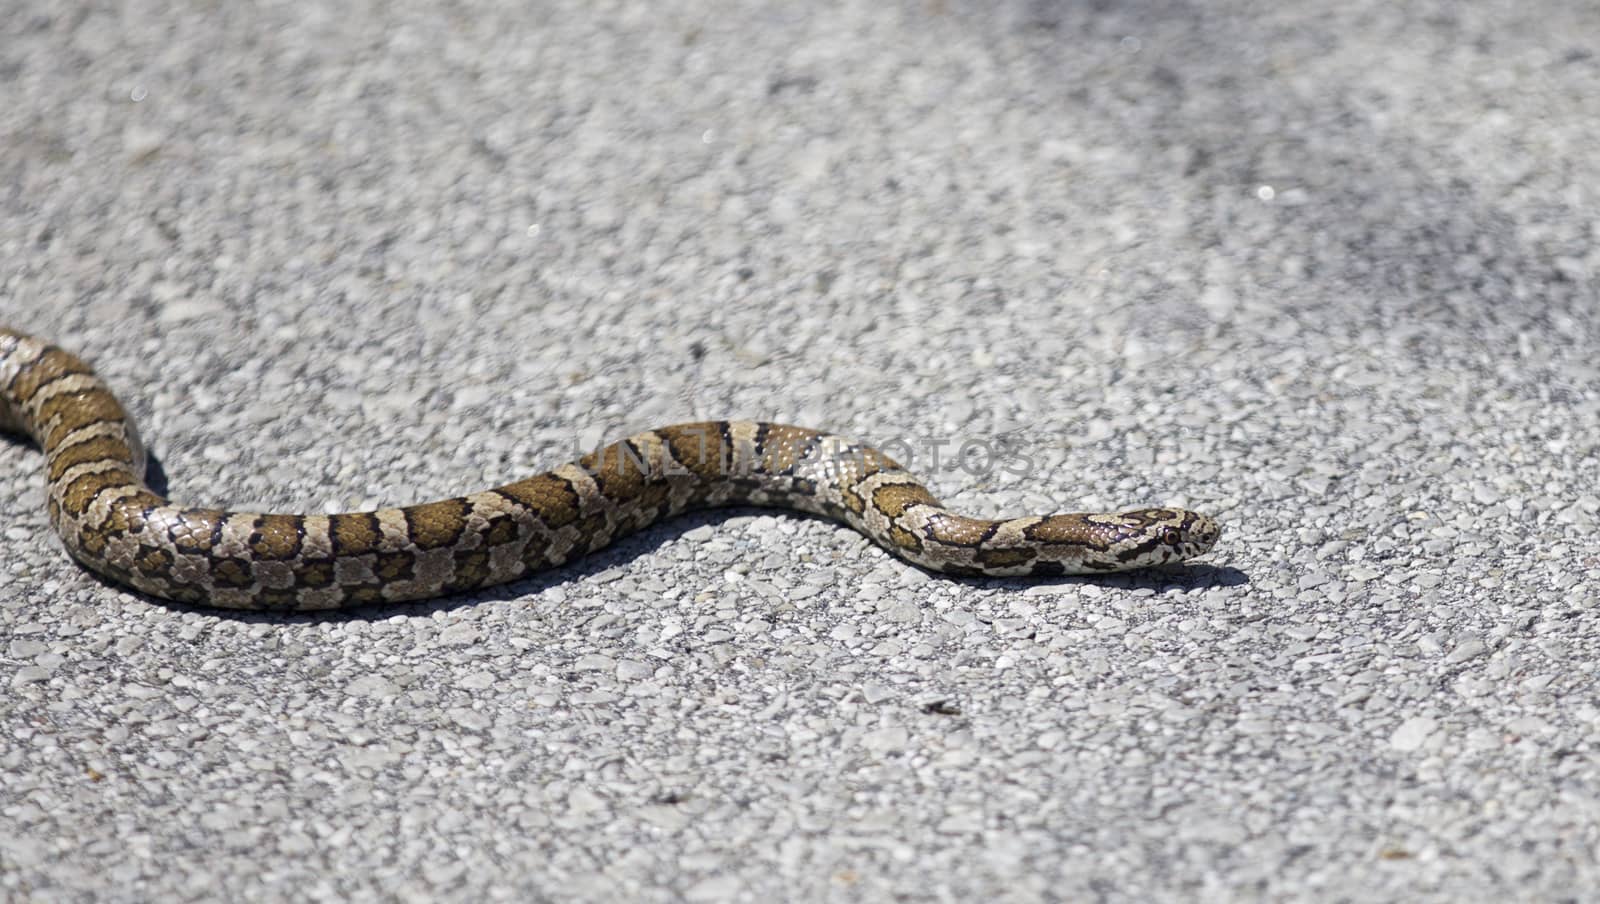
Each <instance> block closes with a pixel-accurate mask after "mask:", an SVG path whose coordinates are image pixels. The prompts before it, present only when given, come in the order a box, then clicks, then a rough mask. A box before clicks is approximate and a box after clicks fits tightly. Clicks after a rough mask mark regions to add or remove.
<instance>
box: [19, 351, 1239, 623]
mask: <svg viewBox="0 0 1600 904" xmlns="http://www.w3.org/2000/svg"><path fill="white" fill-rule="evenodd" d="M0 432H4V433H10V434H16V435H20V436H23V437H26V438H29V439H31V440H32V441H33V442H34V443H35V444H36V445H37V446H38V447H39V448H40V449H41V450H42V452H43V454H44V458H45V473H46V479H47V489H48V495H47V511H48V514H49V521H50V524H51V526H52V527H53V528H54V530H55V532H56V534H57V535H58V536H59V537H60V539H61V542H62V544H63V545H64V546H65V547H66V550H67V552H68V554H69V555H70V556H71V557H72V558H73V559H74V560H76V561H77V562H78V563H79V564H80V565H82V566H83V567H85V568H87V569H88V570H89V571H91V572H94V573H95V574H98V575H100V576H101V577H103V578H104V579H106V580H107V581H109V582H111V583H112V584H115V585H118V586H121V587H124V588H131V589H133V590H136V591H138V592H140V593H144V594H148V595H150V596H154V597H158V598H161V599H166V600H172V601H174V602H178V603H184V604H191V605H198V606H209V607H216V608H223V609H246V610H266V611H305V610H322V609H336V608H341V607H351V606H361V605H368V604H382V603H394V602H403V601H411V600H425V599H432V598H435V597H440V596H446V595H450V594H457V593H465V592H468V591H471V590H475V589H478V588H482V587H488V586H491V585H496V584H502V583H506V582H509V581H514V580H517V579H520V578H523V577H526V576H528V575H531V574H534V573H536V572H540V571H543V570H546V569H553V568H557V567H560V566H562V565H565V564H567V563H569V562H572V561H574V560H576V559H578V558H581V557H583V556H585V555H588V554H590V553H593V552H596V551H597V550H600V549H602V548H604V547H606V546H608V545H610V544H612V543H614V542H616V541H617V540H619V539H621V538H623V537H625V536H628V535H629V534H632V533H635V532H637V531H639V530H641V529H643V528H645V527H647V526H649V525H651V524H654V523H656V522H658V521H662V520H663V519H667V518H671V517H673V516H676V515H678V514H681V513H683V512H687V511H691V510H696V509H708V508H717V507H724V506H757V507H771V508H778V509H787V510H790V511H794V512H799V513H803V514H809V515H815V516H820V517H822V518H825V519H828V520H831V521H834V522H838V523H840V524H844V525H846V526H848V527H851V528H853V529H855V530H856V531H859V532H860V533H861V534H863V535H865V536H866V537H867V538H868V539H870V540H872V541H873V542H875V543H876V544H877V545H879V546H880V547H882V548H883V549H885V550H887V551H888V552H889V553H890V554H892V555H894V556H896V557H898V558H900V559H902V560H904V561H906V562H909V563H911V564H913V565H916V566H920V567H922V568H924V569H927V570H929V571H932V572H938V573H945V574H952V575H966V576H997V577H1016V576H1059V575H1094V574H1107V573H1111V572H1121V571H1129V570H1132V569H1140V568H1148V567H1152V566H1161V565H1167V564H1170V563H1176V562H1182V561H1184V560H1186V559H1190V558H1193V557H1195V556H1198V555H1201V554H1204V553H1206V552H1208V551H1209V550H1210V549H1211V547H1212V545H1213V544H1215V543H1216V541H1217V538H1218V536H1219V535H1220V534H1221V526H1220V525H1219V524H1218V522H1217V521H1215V520H1213V519H1212V518H1210V517H1207V516H1205V515H1202V514H1199V513H1196V512H1192V511H1188V510H1185V509H1181V508H1141V509H1132V510H1128V511H1122V512H1082V513H1070V514H1053V515H1042V516H1028V517H1020V518H1008V519H1001V520H992V519H983V518H970V517H966V516H964V515H960V514H957V513H955V512H952V511H950V510H949V509H947V508H945V507H944V506H943V505H942V504H941V503H940V502H939V501H938V499H936V498H935V497H934V495H933V494H932V493H931V492H930V491H929V490H928V489H927V487H926V486H924V485H923V483H922V482H921V481H920V480H918V479H917V478H916V477H915V476H913V475H912V474H910V473H909V472H908V471H906V469H904V468H902V467H901V466H900V465H899V464H897V463H896V462H895V461H894V460H893V459H891V458H890V457H889V456H887V455H885V454H883V453H882V452H880V451H878V450H877V449H875V448H873V447H871V446H867V445H863V444H861V443H857V442H853V441H851V440H849V439H846V438H844V437H841V436H837V435H834V434H831V433H827V432H824V431H820V430H813V429H809V428H805V427H796V426H790V425H786V424H777V423H768V422H763V421H748V420H724V421H703V422H698V423H686V424H676V425H673V426H668V427H661V428H658V429H654V430H647V431H645V432H642V433H637V434H634V435H632V436H629V437H627V438H626V439H622V440H619V441H617V442H613V443H611V444H609V445H605V446H603V447H601V448H598V449H596V450H595V451H593V452H590V453H588V454H587V455H584V456H582V457H580V458H579V459H578V460H576V461H573V462H570V463H567V464H563V465H561V466H559V467H557V468H555V469H554V470H551V471H547V472H545V473H543V474H538V475H536V476H533V477H529V478H526V479H524V480H519V481H516V482H514V483H509V484H506V485H505V486H501V487H496V488H494V489H490V490H485V491H483V492H478V493H472V494H470V495H466V496H457V497H455V498H451V499H443V500H440V501H437V502H426V503H422V504H418V505H408V506H403V507H397V508H381V509H377V510H375V511H364V512H347V513H341V514H327V515H312V514H269V513H256V512H242V511H229V510H225V509H219V508H194V507H188V506H182V505H177V504H174V503H172V502H169V501H168V500H167V499H166V498H164V497H163V496H162V495H160V494H158V493H156V492H155V491H154V490H152V489H151V488H150V487H149V486H148V485H147V483H146V482H145V479H144V475H145V468H146V454H145V448H144V445H143V443H142V442H141V441H140V439H139V434H138V432H137V430H136V429H135V427H134V423H133V420H132V419H131V418H130V417H129V415H128V413H127V411H126V410H125V409H124V408H123V407H122V404H121V403H120V402H118V401H117V398H116V396H115V395H113V394H112V392H111V390H110V389H109V388H108V387H107V386H106V384H105V383H104V382H103V381H102V380H101V379H100V378H99V377H98V376H96V375H95V373H94V371H93V370H92V369H91V368H90V367H89V365H87V364H85V363H84V362H83V361H82V360H80V359H79V358H78V357H76V356H74V355H73V354H71V353H70V352H67V351H63V350H62V349H61V348H58V347H57V346H55V345H52V344H50V343H49V342H46V341H43V340H40V339H36V338H34V337H32V336H30V335H27V334H25V333H22V332H18V331H15V330H10V329H6V328H4V327H0Z"/></svg>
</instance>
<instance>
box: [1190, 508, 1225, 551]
mask: <svg viewBox="0 0 1600 904" xmlns="http://www.w3.org/2000/svg"><path fill="white" fill-rule="evenodd" d="M1189 514H1190V515H1191V516H1192V517H1193V519H1194V520H1193V521H1192V522H1191V523H1190V524H1189V526H1188V529H1187V530H1186V531H1185V533H1186V534H1188V541H1189V542H1188V545H1189V546H1190V547H1191V548H1192V549H1191V550H1190V551H1186V553H1185V555H1184V558H1188V557H1190V556H1198V555H1201V554H1203V553H1207V552H1210V551H1211V547H1213V546H1215V545H1217V538H1219V537H1221V536H1222V525H1221V524H1218V523H1217V522H1216V521H1215V520H1213V519H1211V518H1208V517H1206V516H1205V515H1202V514H1200V513H1198V512H1190V513H1189Z"/></svg>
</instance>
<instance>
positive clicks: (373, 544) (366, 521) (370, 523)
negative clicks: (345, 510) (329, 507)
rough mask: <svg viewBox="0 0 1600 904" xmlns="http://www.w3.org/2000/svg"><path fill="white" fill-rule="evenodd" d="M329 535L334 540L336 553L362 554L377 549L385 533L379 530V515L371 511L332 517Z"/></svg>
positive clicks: (329, 521) (329, 524)
mask: <svg viewBox="0 0 1600 904" xmlns="http://www.w3.org/2000/svg"><path fill="white" fill-rule="evenodd" d="M328 536H329V537H330V538H332V540H333V551H334V553H335V554H337V555H341V556H360V555H366V554H367V553H369V552H373V551H374V550H376V549H377V548H378V541H379V540H380V539H382V537H383V534H382V532H380V531H379V530H378V516H377V515H374V514H373V513H371V512H353V513H351V514H348V515H333V516H332V517H330V518H329V519H328Z"/></svg>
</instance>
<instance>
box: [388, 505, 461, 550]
mask: <svg viewBox="0 0 1600 904" xmlns="http://www.w3.org/2000/svg"><path fill="white" fill-rule="evenodd" d="M471 510H472V507H471V506H470V505H468V504H467V502H466V501H465V500H463V499H445V500H442V501H440V502H428V503H424V504H423V505H413V506H409V507H407V508H405V509H403V510H402V511H403V512H404V513H405V516H406V526H407V527H408V528H409V534H410V537H411V539H412V541H414V542H415V543H416V544H417V545H418V546H420V547H422V548H423V549H439V548H441V547H445V546H452V545H454V544H455V543H457V542H458V541H459V540H460V539H461V532H462V531H464V530H466V529H467V513H468V512H470V511H471Z"/></svg>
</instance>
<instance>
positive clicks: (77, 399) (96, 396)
mask: <svg viewBox="0 0 1600 904" xmlns="http://www.w3.org/2000/svg"><path fill="white" fill-rule="evenodd" d="M126 417H127V413H126V412H124V411H123V410H122V406H121V405H119V404H117V400H116V399H115V398H113V397H112V395H111V393H109V392H106V391H105V390H104V389H92V390H89V391H87V392H78V393H67V394H66V395H58V396H56V397H55V398H53V399H50V400H49V401H47V402H45V403H44V405H43V406H42V407H41V408H40V410H39V417H38V420H37V421H36V422H35V423H37V424H38V425H39V426H41V427H49V428H50V432H49V434H48V435H47V436H45V437H44V443H45V445H46V446H47V447H49V448H55V447H56V446H58V445H60V444H61V443H62V442H63V441H64V440H65V439H66V438H67V437H69V436H71V435H72V434H73V433H76V432H77V431H79V430H82V429H83V428H84V427H87V426H89V425H91V424H99V423H102V422H104V421H118V422H120V421H122V420H123V419H124V418H126Z"/></svg>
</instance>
